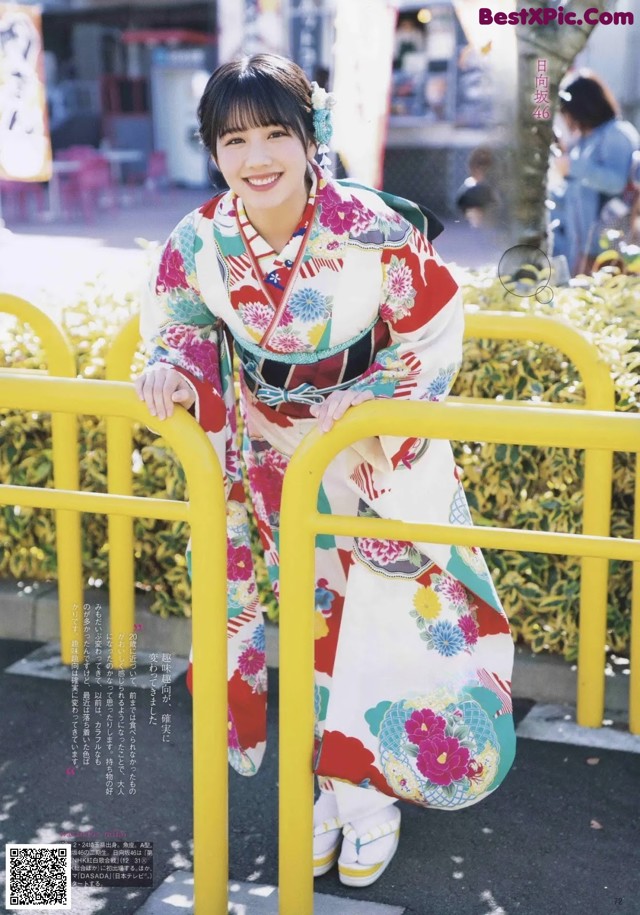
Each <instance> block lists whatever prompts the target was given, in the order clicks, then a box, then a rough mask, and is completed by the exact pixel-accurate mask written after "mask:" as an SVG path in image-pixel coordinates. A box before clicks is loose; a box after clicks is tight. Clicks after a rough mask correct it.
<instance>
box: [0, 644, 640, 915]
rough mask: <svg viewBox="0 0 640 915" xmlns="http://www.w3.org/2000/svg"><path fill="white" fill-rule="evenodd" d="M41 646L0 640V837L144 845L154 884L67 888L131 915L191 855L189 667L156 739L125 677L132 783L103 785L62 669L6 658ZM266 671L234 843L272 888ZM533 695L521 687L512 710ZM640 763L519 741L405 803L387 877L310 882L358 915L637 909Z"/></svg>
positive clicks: (593, 913)
mask: <svg viewBox="0 0 640 915" xmlns="http://www.w3.org/2000/svg"><path fill="white" fill-rule="evenodd" d="M38 647H39V645H38V643H34V642H32V641H17V640H0V695H1V696H2V716H1V717H0V772H1V773H2V780H1V793H2V813H1V814H0V840H2V843H3V844H4V843H6V842H18V843H54V842H69V841H70V842H72V844H73V842H74V841H76V840H77V839H78V836H75V837H71V836H70V835H65V834H72V833H80V832H83V833H87V834H88V835H87V838H93V839H102V838H104V835H105V833H109V834H110V835H111V836H114V835H115V836H116V837H117V838H118V839H120V840H125V841H140V842H153V854H154V875H153V887H129V886H126V887H81V886H72V888H71V891H72V900H73V903H72V907H71V909H70V910H69V911H70V912H71V913H72V915H98V913H105V915H134V913H135V912H137V911H138V910H139V909H140V907H141V906H142V905H143V903H144V902H145V900H146V899H147V898H148V897H149V895H150V893H151V892H152V890H153V888H156V887H158V885H159V884H160V883H161V882H162V881H163V880H165V878H167V877H169V876H170V875H171V874H174V873H175V872H177V871H185V870H186V871H189V870H192V868H193V835H192V755H191V698H190V696H189V694H188V692H187V689H186V686H185V682H184V680H185V678H184V673H180V674H179V675H178V676H177V677H175V679H174V682H173V683H172V693H171V698H170V703H169V706H170V713H171V731H170V739H169V740H167V741H165V742H163V741H162V735H161V732H160V730H159V729H158V727H157V726H156V727H154V726H151V725H150V724H149V722H148V712H149V707H150V692H149V689H148V688H146V687H144V686H140V685H138V686H136V687H135V689H134V690H132V691H133V692H135V693H136V703H137V709H138V728H137V736H136V741H137V742H136V757H137V784H136V793H135V795H130V794H129V793H128V792H127V793H125V794H123V795H121V796H118V795H117V794H116V793H113V794H111V795H108V794H107V793H106V781H105V770H104V761H103V765H102V766H97V765H96V764H95V760H94V759H93V756H92V757H91V759H90V761H89V763H88V764H87V765H82V763H80V764H79V765H77V766H75V767H72V766H71V763H70V752H71V717H70V697H71V684H70V677H69V676H67V678H66V679H64V680H62V679H51V678H50V677H49V676H47V677H44V678H43V677H41V676H32V675H29V674H24V673H23V674H20V673H15V672H8V671H7V668H9V667H11V666H12V665H15V664H16V662H20V660H21V659H23V658H25V657H27V656H29V655H30V654H31V653H32V652H33V651H34V649H37V648H38ZM18 666H19V665H18ZM15 669H16V668H15V667H14V670H15ZM80 673H81V675H82V669H81V671H80ZM269 674H270V693H269V696H270V702H269V739H268V749H267V753H266V757H265V760H264V764H263V766H262V768H261V770H260V771H259V773H258V774H257V775H256V776H254V777H253V778H243V777H241V776H238V775H237V774H236V773H234V772H233V771H231V772H230V830H229V856H230V879H231V881H245V882H249V883H252V882H253V883H255V884H256V885H263V884H264V885H271V886H275V885H276V884H277V864H278V852H277V759H278V740H277V725H278V722H277V718H278V672H277V670H275V669H270V671H269ZM127 694H128V691H127ZM534 707H535V706H534V702H533V701H530V700H526V699H520V700H516V704H515V714H516V720H517V722H522V721H523V720H524V719H525V718H526V716H527V715H528V714H529V713H530V712H531V711H532V709H533V708H534ZM601 730H602V729H601ZM601 730H599V731H594V732H593V733H594V735H596V734H597V735H600V734H601ZM638 743H640V738H639V739H638ZM636 749H640V747H636ZM72 772H74V774H71V773H72ZM639 776H640V754H639V753H638V752H626V751H621V750H610V749H606V748H603V747H599V748H597V749H593V748H590V747H589V746H584V745H581V746H574V745H570V744H566V743H557V742H551V741H545V740H537V739H536V740H532V739H527V738H519V741H518V752H517V758H516V762H515V764H514V766H513V768H512V770H511V772H510V774H509V775H508V776H507V778H506V780H505V782H504V783H503V785H502V786H501V787H500V788H499V789H498V790H497V791H496V792H495V793H494V794H493V795H491V796H490V797H489V798H487V799H486V800H484V801H482V802H481V803H479V804H478V805H476V806H473V807H470V808H466V809H464V810H461V811H457V812H451V813H449V812H443V811H427V810H422V809H418V808H415V807H412V806H410V805H408V804H404V805H402V810H403V825H402V835H401V841H400V847H399V851H398V853H397V855H396V857H395V859H394V861H393V862H392V864H391V865H390V867H389V868H388V870H387V871H386V873H385V874H384V875H383V876H382V877H381V879H380V880H379V881H378V882H377V883H375V884H374V885H372V886H371V887H368V888H366V889H351V888H347V887H344V886H342V884H341V883H340V882H339V880H338V875H337V872H336V871H335V870H333V871H331V872H329V873H328V874H327V875H326V876H324V877H322V878H319V879H317V880H316V881H315V887H316V892H317V893H321V894H323V895H324V894H327V895H329V896H332V897H334V907H333V909H332V911H335V912H336V913H337V915H341V907H340V902H339V900H340V899H343V900H347V899H354V900H359V901H360V902H361V903H362V904H363V908H362V909H361V911H363V912H366V911H367V908H365V907H364V903H367V904H368V906H369V907H370V908H371V911H372V912H373V911H377V910H375V907H374V905H373V904H374V903H378V904H384V905H388V906H393V907H395V908H394V909H393V911H395V912H404V913H406V915H449V913H456V915H584V913H585V912H588V913H590V915H610V913H620V915H636V913H638V912H639V911H640V903H639V901H638V890H639V883H638V868H637V855H638V847H639V844H640V843H639V840H640V835H639V821H640V815H639V814H640V800H639V792H638V777H639ZM335 897H338V900H337V901H336V899H335ZM33 911H36V912H38V913H41V915H44V913H46V912H47V911H51V909H47V908H42V909H37V910H33ZM176 911H180V910H179V909H177V910H176ZM182 911H184V909H183V910H182ZM236 911H240V909H236ZM242 911H245V912H247V915H251V910H250V909H245V910H242ZM344 911H345V913H346V912H347V906H346V903H345V909H344ZM380 911H382V910H380Z"/></svg>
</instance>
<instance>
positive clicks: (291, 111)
mask: <svg viewBox="0 0 640 915" xmlns="http://www.w3.org/2000/svg"><path fill="white" fill-rule="evenodd" d="M225 90H226V91H223V92H221V93H220V95H219V96H218V99H217V100H216V102H217V104H215V106H214V107H215V109H217V110H215V111H214V113H213V123H212V128H213V136H212V140H213V141H214V142H215V140H217V139H219V138H220V137H223V136H224V135H225V134H228V133H235V132H237V131H243V130H250V129H251V128H253V127H270V126H272V125H281V126H282V127H287V128H289V129H291V130H293V131H295V133H296V134H298V136H299V137H300V138H301V139H303V137H304V128H303V125H302V123H301V120H300V113H299V110H298V104H297V103H296V101H295V100H294V99H292V98H291V95H290V93H289V92H287V91H286V89H283V88H282V87H281V86H279V85H277V84H275V85H274V83H273V82H272V81H270V84H269V85H266V81H265V80H261V79H259V78H254V79H244V80H238V81H237V82H236V83H235V84H232V85H229V86H226V87H225Z"/></svg>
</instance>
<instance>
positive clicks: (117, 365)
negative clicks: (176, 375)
mask: <svg viewBox="0 0 640 915" xmlns="http://www.w3.org/2000/svg"><path fill="white" fill-rule="evenodd" d="M139 343H140V331H139V318H138V316H137V315H136V316H135V317H133V318H131V319H130V320H129V321H127V323H126V324H125V325H124V327H122V328H121V329H120V330H119V331H118V333H117V335H116V337H115V339H114V341H113V343H112V344H111V346H110V347H109V350H108V352H107V359H106V367H105V374H106V377H107V381H129V380H130V378H131V363H132V361H133V357H134V355H135V352H136V349H137V348H138V344H139ZM163 431H164V427H163ZM131 452H132V427H131V421H130V420H129V419H126V418H125V417H122V416H108V417H107V490H108V492H111V493H119V494H120V495H127V496H129V495H131V493H132V492H133V471H132V467H131ZM107 520H108V530H109V621H110V625H111V644H112V645H117V644H119V642H118V641H117V640H118V639H119V637H120V633H124V635H125V645H128V644H129V638H128V636H129V633H131V632H133V626H134V617H135V591H134V553H135V551H134V538H133V519H132V518H128V517H126V516H124V515H111V514H110V515H109V517H108V519H107ZM121 663H122V666H123V667H130V666H131V664H132V663H133V658H131V657H130V656H129V657H126V658H121Z"/></svg>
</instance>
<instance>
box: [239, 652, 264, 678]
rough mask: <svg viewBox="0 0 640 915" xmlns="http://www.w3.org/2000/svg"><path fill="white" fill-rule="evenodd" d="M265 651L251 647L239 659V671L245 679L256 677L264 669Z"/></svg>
mask: <svg viewBox="0 0 640 915" xmlns="http://www.w3.org/2000/svg"><path fill="white" fill-rule="evenodd" d="M264 660H265V654H264V651H259V649H257V648H254V646H253V645H250V646H249V648H247V649H246V650H245V651H243V652H242V654H241V655H240V657H239V658H238V670H239V671H240V673H241V675H242V676H243V677H255V676H256V675H257V674H259V673H260V671H261V670H262V668H263V667H264Z"/></svg>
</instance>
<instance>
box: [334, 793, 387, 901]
mask: <svg viewBox="0 0 640 915" xmlns="http://www.w3.org/2000/svg"><path fill="white" fill-rule="evenodd" d="M381 815H382V817H384V819H382V820H380V819H379V818H380V816H381ZM376 818H378V820H379V821H378V822H376ZM343 833H344V841H343V843H342V851H341V852H340V857H339V859H338V871H339V875H340V882H341V883H343V884H344V885H345V886H369V885H370V884H372V883H375V881H376V880H377V879H378V877H380V875H381V874H383V873H384V872H385V870H386V869H387V867H388V866H389V864H390V863H391V859H392V858H393V856H394V855H395V853H396V850H397V848H398V840H399V838H400V811H399V810H398V808H397V807H392V808H391V809H390V810H386V809H385V810H384V811H379V812H378V813H377V814H371V815H370V816H368V817H363V818H362V819H360V820H356V821H355V824H353V823H347V825H346V826H345V827H344V829H343Z"/></svg>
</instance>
